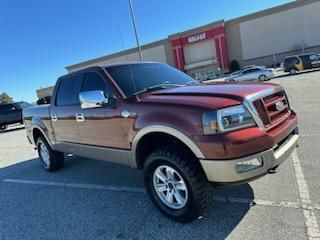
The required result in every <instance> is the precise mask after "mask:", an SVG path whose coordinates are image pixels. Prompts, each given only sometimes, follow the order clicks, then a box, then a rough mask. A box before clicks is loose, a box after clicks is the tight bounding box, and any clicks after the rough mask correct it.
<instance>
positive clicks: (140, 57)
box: [129, 0, 143, 62]
mask: <svg viewBox="0 0 320 240" xmlns="http://www.w3.org/2000/svg"><path fill="white" fill-rule="evenodd" d="M129 6H130V10H131V18H132V24H133V29H134V34H135V36H136V41H137V46H138V52H139V59H140V62H142V61H143V59H142V53H141V47H140V43H139V37H138V32H137V26H136V19H135V17H134V11H133V6H132V1H131V0H129Z"/></svg>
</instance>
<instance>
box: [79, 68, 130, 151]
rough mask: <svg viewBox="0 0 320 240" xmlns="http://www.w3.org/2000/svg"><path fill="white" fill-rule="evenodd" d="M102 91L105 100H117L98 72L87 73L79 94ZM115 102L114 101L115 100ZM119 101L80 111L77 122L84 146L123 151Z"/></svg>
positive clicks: (123, 143)
mask: <svg viewBox="0 0 320 240" xmlns="http://www.w3.org/2000/svg"><path fill="white" fill-rule="evenodd" d="M96 90H100V91H103V92H104V94H105V96H106V98H112V99H117V98H118V96H116V94H115V91H114V89H113V88H112V86H111V85H110V83H109V82H108V81H106V80H105V78H104V77H103V76H102V73H100V72H98V70H93V71H91V72H87V73H86V74H85V76H84V80H83V85H82V89H81V92H89V91H96ZM115 101H116V100H115ZM119 104H120V101H116V102H115V104H112V105H109V106H108V105H106V106H103V107H99V108H90V109H82V110H81V114H82V115H83V119H82V120H80V121H79V131H80V138H81V143H82V144H86V145H92V146H98V147H106V148H115V149H125V147H126V145H125V141H124V134H123V121H122V117H121V112H120V108H119V107H120V105H119Z"/></svg>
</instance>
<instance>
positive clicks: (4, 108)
mask: <svg viewBox="0 0 320 240" xmlns="http://www.w3.org/2000/svg"><path fill="white" fill-rule="evenodd" d="M14 110H16V108H15V107H14V106H13V105H12V104H8V105H3V106H0V113H7V112H11V111H14Z"/></svg>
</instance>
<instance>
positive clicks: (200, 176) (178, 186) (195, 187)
mask: <svg viewBox="0 0 320 240" xmlns="http://www.w3.org/2000/svg"><path fill="white" fill-rule="evenodd" d="M144 182H145V186H146V189H147V192H148V195H149V196H150V198H151V200H152V201H153V202H154V204H155V205H156V206H157V208H158V209H159V210H160V211H161V212H162V213H164V214H165V215H166V216H167V217H169V218H171V219H173V220H175V221H179V222H190V221H192V220H194V219H196V218H198V217H200V216H202V214H203V213H204V211H205V208H206V206H207V204H208V202H209V201H208V200H209V195H210V191H209V184H208V181H207V179H206V177H205V175H204V173H203V171H202V169H201V167H200V165H199V164H197V162H196V160H195V159H194V157H193V156H190V154H187V152H185V151H184V150H183V149H175V148H169V147H165V148H160V149H157V150H155V151H154V152H153V153H152V154H151V155H150V156H149V157H148V158H147V159H146V162H145V167H144Z"/></svg>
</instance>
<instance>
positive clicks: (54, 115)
mask: <svg viewBox="0 0 320 240" xmlns="http://www.w3.org/2000/svg"><path fill="white" fill-rule="evenodd" d="M51 120H52V121H54V122H56V121H58V117H57V114H51Z"/></svg>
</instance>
